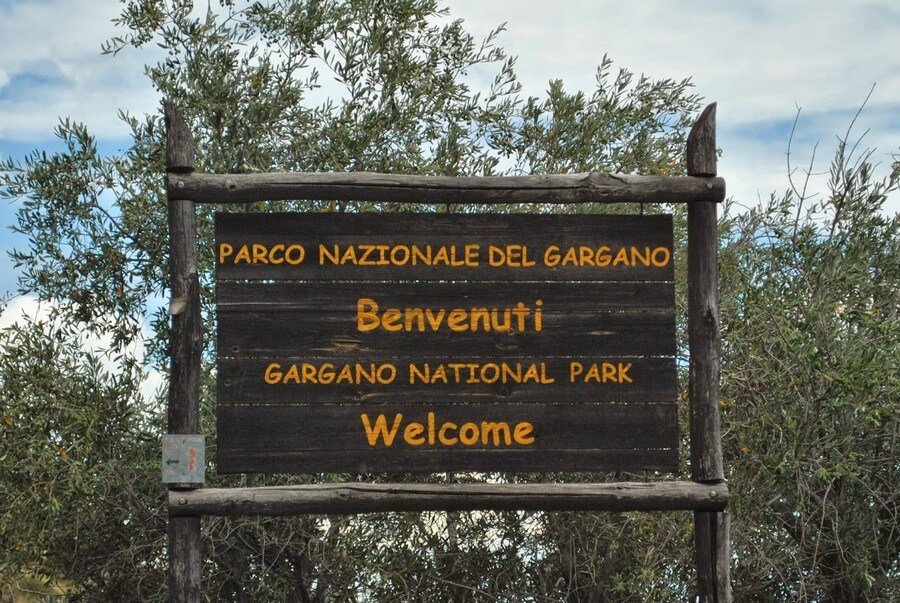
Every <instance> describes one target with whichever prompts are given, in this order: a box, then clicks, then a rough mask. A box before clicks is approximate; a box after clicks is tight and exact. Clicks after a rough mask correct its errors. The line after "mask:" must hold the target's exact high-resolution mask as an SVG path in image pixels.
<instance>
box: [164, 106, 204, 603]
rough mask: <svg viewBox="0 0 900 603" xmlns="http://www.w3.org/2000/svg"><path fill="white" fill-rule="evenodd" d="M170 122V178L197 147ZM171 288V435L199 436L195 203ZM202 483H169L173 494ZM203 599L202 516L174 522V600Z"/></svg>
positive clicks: (179, 207) (181, 205) (178, 121)
mask: <svg viewBox="0 0 900 603" xmlns="http://www.w3.org/2000/svg"><path fill="white" fill-rule="evenodd" d="M163 106H164V109H165V120H166V178H167V179H169V180H170V181H171V180H173V179H174V178H177V176H178V175H179V174H185V173H190V172H192V171H194V169H195V167H196V160H195V155H196V145H195V143H194V139H193V136H191V132H190V129H189V128H188V126H187V123H186V122H185V121H184V118H183V117H182V116H181V114H180V113H178V111H177V109H176V108H175V106H174V105H173V104H172V103H171V102H169V101H164V102H163ZM168 205H169V288H170V291H171V296H172V299H171V302H170V305H169V313H170V314H171V315H172V324H171V331H170V335H169V342H170V343H169V346H170V347H169V355H170V358H171V372H170V376H169V379H170V381H169V413H168V414H169V416H168V428H169V433H170V434H197V433H199V431H200V408H199V406H200V405H199V401H200V354H201V350H202V346H203V326H202V323H201V318H200V281H199V277H198V274H197V271H198V270H197V216H196V212H195V208H194V202H193V201H185V200H182V199H177V200H173V199H169V201H168ZM200 485H201V484H193V483H170V484H169V489H170V490H184V489H193V488H197V487H199V486H200ZM199 600H200V516H199V515H197V516H187V517H180V516H179V517H175V516H170V517H169V601H171V602H179V603H181V602H194V601H199Z"/></svg>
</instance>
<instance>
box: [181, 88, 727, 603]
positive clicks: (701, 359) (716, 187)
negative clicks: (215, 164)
mask: <svg viewBox="0 0 900 603" xmlns="http://www.w3.org/2000/svg"><path fill="white" fill-rule="evenodd" d="M164 105H165V115H166V127H167V145H166V176H167V193H168V206H169V232H170V246H171V247H170V289H171V294H172V303H171V306H170V307H171V314H172V315H173V316H172V328H171V375H170V380H171V381H170V389H169V408H168V431H169V433H170V434H198V432H199V397H200V361H201V348H202V323H201V315H200V287H199V279H198V267H197V266H198V263H197V241H196V213H195V204H196V203H234V202H250V201H258V200H288V199H303V198H312V199H337V200H346V201H351V200H366V201H403V202H422V203H470V204H492V203H532V202H534V203H538V202H540V203H548V202H550V203H589V202H590V203H613V202H632V203H659V202H668V203H687V204H688V336H689V347H690V368H689V372H690V384H689V399H690V424H691V433H690V442H691V446H690V449H691V450H690V458H691V480H690V481H658V482H641V483H636V482H627V483H626V482H620V483H600V484H361V483H353V484H314V485H306V486H291V487H282V488H234V489H216V488H203V487H202V484H194V483H190V484H188V483H175V484H172V483H170V484H168V487H169V497H168V505H169V513H170V519H169V560H170V570H169V582H170V601H199V600H200V567H201V559H200V518H201V516H202V515H252V514H262V515H295V514H303V513H345V514H353V513H364V512H373V511H426V510H445V511H461V510H488V509H497V510H500V509H503V510H508V509H519V510H546V511H557V510H567V511H574V510H580V511H636V510H641V511H647V510H685V511H693V512H694V526H695V530H694V534H695V535H694V539H695V553H696V565H697V574H698V593H699V597H700V600H701V601H715V602H724V601H730V600H731V590H730V577H729V565H730V551H729V547H730V544H729V528H730V525H729V522H730V520H729V515H728V513H727V511H726V510H725V509H726V507H727V503H728V488H727V485H726V484H725V480H724V468H723V462H722V450H721V428H720V417H719V374H720V340H719V327H718V295H717V282H718V272H717V267H716V249H717V222H716V213H717V204H718V203H719V202H721V201H722V200H724V198H725V183H724V180H722V179H721V178H719V177H717V176H716V148H715V104H711V105H709V106H708V107H706V109H705V110H704V111H703V112H702V114H701V115H700V117H699V118H698V120H697V122H696V123H695V125H694V127H693V128H692V130H691V132H690V135H689V137H688V143H687V155H686V156H687V168H688V176H683V177H663V176H631V175H622V174H601V173H589V174H566V175H546V176H521V177H486V178H477V177H475V178H453V177H441V176H403V175H389V174H365V173H332V174H322V173H314V174H312V173H273V174H227V175H215V174H199V173H195V165H196V164H195V154H196V146H195V143H194V141H193V138H192V136H191V134H190V130H189V128H188V126H187V124H186V122H185V121H184V119H183V118H182V117H181V115H180V114H179V113H178V111H177V110H176V109H175V107H174V105H172V104H171V103H169V102H165V103H164Z"/></svg>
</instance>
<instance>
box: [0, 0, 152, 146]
mask: <svg viewBox="0 0 900 603" xmlns="http://www.w3.org/2000/svg"><path fill="white" fill-rule="evenodd" d="M121 8H122V6H121V5H120V4H119V3H116V2H110V1H109V0H79V1H78V2H71V1H67V0H43V1H28V2H24V1H21V0H20V1H18V2H12V3H10V4H9V5H8V7H7V9H6V11H5V14H4V15H3V18H2V19H0V39H2V40H3V68H2V70H3V72H4V73H5V76H6V84H7V85H6V86H2V87H0V89H2V93H0V138H3V139H7V140H15V141H20V142H37V141H42V140H46V139H47V138H48V137H49V136H50V135H51V133H52V131H53V128H54V127H55V125H56V124H57V122H58V118H59V117H62V116H71V117H72V118H73V119H75V120H77V121H81V122H84V123H85V124H87V125H88V127H89V128H90V129H91V131H92V132H93V133H94V134H95V135H97V136H99V137H119V136H123V135H126V134H127V129H126V128H125V127H124V125H122V124H121V123H120V122H119V121H118V119H116V110H117V109H118V108H120V107H121V108H127V109H129V110H131V111H132V112H135V113H141V112H149V111H153V110H154V109H155V108H156V107H157V106H158V104H159V99H158V93H156V92H155V91H154V90H153V89H152V87H151V85H150V83H149V81H148V80H147V79H146V77H144V75H143V65H144V63H145V62H146V61H147V57H148V55H147V53H146V52H140V53H139V52H128V51H124V52H122V53H120V54H119V56H116V57H115V58H113V57H111V56H102V55H101V54H100V44H101V42H103V41H104V40H106V39H108V38H110V37H112V36H114V35H117V34H121V33H122V32H121V31H120V30H118V29H117V28H116V26H115V25H114V24H113V23H112V19H113V18H115V17H117V16H118V13H119V11H120V10H121ZM151 54H153V53H152V52H151ZM0 82H3V80H2V79H0Z"/></svg>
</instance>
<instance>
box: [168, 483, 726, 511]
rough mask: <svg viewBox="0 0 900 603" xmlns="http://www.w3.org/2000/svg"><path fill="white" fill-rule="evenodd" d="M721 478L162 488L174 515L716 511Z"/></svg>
mask: <svg viewBox="0 0 900 603" xmlns="http://www.w3.org/2000/svg"><path fill="white" fill-rule="evenodd" d="M727 504H728V487H727V486H726V485H725V484H717V485H706V484H699V483H696V482H688V481H667V482H652V483H644V482H619V483H608V484H356V483H345V484H313V485H302V486H273V487H262V488H201V489H198V490H190V491H182V492H178V491H170V492H169V513H170V514H171V515H173V516H179V515H228V516H236V515H301V514H325V513H328V514H353V513H380V512H387V511H476V510H498V511H499V510H507V511H508V510H522V511H679V510H682V511H721V510H722V509H724V508H725V507H726V506H727Z"/></svg>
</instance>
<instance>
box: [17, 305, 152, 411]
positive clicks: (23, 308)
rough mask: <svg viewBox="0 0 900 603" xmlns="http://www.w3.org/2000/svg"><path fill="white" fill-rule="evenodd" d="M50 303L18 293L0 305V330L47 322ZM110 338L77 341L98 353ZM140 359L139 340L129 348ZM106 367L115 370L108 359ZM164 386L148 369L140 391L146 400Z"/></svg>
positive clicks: (90, 351) (49, 313) (87, 338)
mask: <svg viewBox="0 0 900 603" xmlns="http://www.w3.org/2000/svg"><path fill="white" fill-rule="evenodd" d="M51 306H52V305H51V304H50V303H48V302H40V301H39V300H38V299H37V298H35V297H34V296H31V295H20V296H18V297H15V298H13V299H12V300H10V302H9V303H8V304H7V305H6V306H5V307H0V330H3V329H7V328H10V327H12V326H13V325H16V324H24V323H25V322H27V321H32V322H38V321H42V322H49V321H50V320H51ZM110 341H111V338H110V337H108V336H105V337H85V338H83V339H82V340H81V341H79V345H80V346H81V349H83V350H84V351H85V352H87V353H97V354H99V353H100V352H101V351H102V350H104V349H108V348H109V346H110ZM130 353H132V354H135V355H136V356H137V358H138V360H140V359H141V358H143V356H144V349H143V347H142V345H141V344H140V342H137V343H135V344H134V345H133V346H132V348H131V349H130ZM104 364H105V366H106V368H108V369H110V370H115V368H116V367H115V365H114V364H113V362H112V361H111V360H109V359H105V360H104ZM164 386H165V378H164V377H163V376H162V375H161V374H160V373H159V372H157V371H154V370H149V371H148V372H147V373H146V374H145V375H144V379H143V381H142V383H141V393H142V394H143V396H144V399H146V400H148V401H149V400H153V398H154V396H155V395H156V394H157V393H158V392H159V391H161V388H162V387H164Z"/></svg>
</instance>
